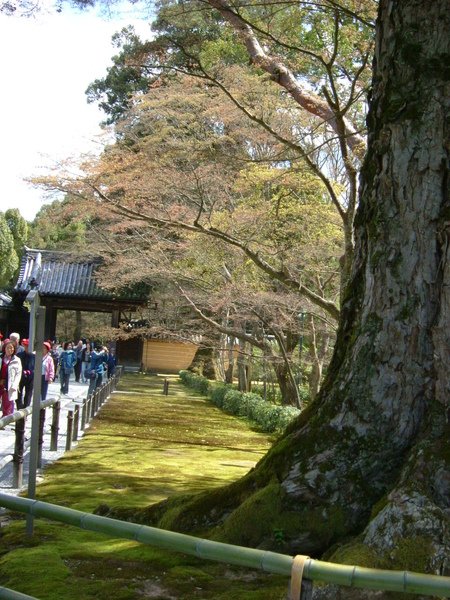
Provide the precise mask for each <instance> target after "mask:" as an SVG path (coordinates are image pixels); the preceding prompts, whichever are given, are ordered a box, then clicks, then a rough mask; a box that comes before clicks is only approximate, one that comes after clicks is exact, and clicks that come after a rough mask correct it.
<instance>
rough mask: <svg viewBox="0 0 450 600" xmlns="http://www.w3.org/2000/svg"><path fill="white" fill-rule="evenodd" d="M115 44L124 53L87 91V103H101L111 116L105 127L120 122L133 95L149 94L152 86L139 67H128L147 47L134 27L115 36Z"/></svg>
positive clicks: (114, 60) (124, 29)
mask: <svg viewBox="0 0 450 600" xmlns="http://www.w3.org/2000/svg"><path fill="white" fill-rule="evenodd" d="M113 43H114V44H115V45H116V46H117V47H118V48H120V50H121V52H120V53H119V54H118V55H116V56H114V57H113V58H112V61H113V65H112V66H111V67H109V68H108V69H107V75H106V77H104V78H103V79H96V80H95V81H93V82H92V83H91V84H90V85H89V87H88V88H87V90H86V95H87V100H88V102H89V103H92V102H98V104H99V106H100V108H101V109H102V110H103V111H104V112H105V113H106V114H107V115H108V117H107V119H106V120H105V123H106V124H112V123H115V122H116V121H117V120H118V119H120V118H121V117H122V116H123V115H124V114H125V113H126V111H127V110H128V108H129V107H130V103H131V99H132V97H133V95H134V94H138V93H143V92H145V91H147V89H148V86H149V79H148V77H146V76H144V75H143V73H142V71H141V69H140V67H135V66H130V64H128V60H129V57H130V56H134V57H137V56H139V55H140V54H141V53H142V50H143V48H144V47H145V44H143V43H142V42H141V40H140V39H139V37H138V36H137V35H136V33H135V31H134V28H133V27H132V26H129V27H126V28H123V29H122V31H121V32H120V33H116V34H115V35H114V36H113Z"/></svg>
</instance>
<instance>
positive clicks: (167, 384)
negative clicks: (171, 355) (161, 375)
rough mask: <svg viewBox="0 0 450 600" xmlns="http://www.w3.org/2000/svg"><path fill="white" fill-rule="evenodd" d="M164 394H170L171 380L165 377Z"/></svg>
mask: <svg viewBox="0 0 450 600" xmlns="http://www.w3.org/2000/svg"><path fill="white" fill-rule="evenodd" d="M163 394H164V396H168V395H169V380H168V379H164V386H163Z"/></svg>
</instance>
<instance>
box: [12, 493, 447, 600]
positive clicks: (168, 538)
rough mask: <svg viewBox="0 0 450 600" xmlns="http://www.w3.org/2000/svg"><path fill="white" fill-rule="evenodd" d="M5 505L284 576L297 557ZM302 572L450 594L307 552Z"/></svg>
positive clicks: (39, 505)
mask: <svg viewBox="0 0 450 600" xmlns="http://www.w3.org/2000/svg"><path fill="white" fill-rule="evenodd" d="M0 506H3V507H5V508H8V509H11V510H14V511H18V512H22V513H26V514H28V515H32V516H33V517H40V518H45V519H52V520H54V521H59V522H62V523H66V524H68V525H72V526H74V527H80V528H81V529H86V530H89V531H96V532H98V533H104V534H107V535H110V536H112V537H118V538H126V539H130V540H135V541H137V542H141V543H143V544H150V545H153V546H157V547H158V548H163V549H165V550H171V551H176V552H183V553H185V554H190V555H193V556H197V557H199V558H202V559H207V560H214V561H218V562H224V563H229V564H233V565H239V566H243V567H249V568H253V569H259V570H263V571H266V572H269V573H275V574H279V575H286V576H290V575H291V573H292V566H293V563H294V557H292V556H287V555H284V554H278V553H276V552H269V551H264V550H256V549H253V548H244V547H241V546H233V545H231V544H224V543H222V542H215V541H212V540H205V539H201V538H196V537H194V536H190V535H186V534H182V533H176V532H174V531H165V530H163V529H157V528H155V527H148V526H146V525H139V524H136V523H129V522H126V521H119V520H115V519H111V518H109V517H102V516H99V515H93V514H90V513H84V512H81V511H78V510H74V509H71V508H67V507H64V506H58V505H54V504H49V503H47V502H40V501H39V500H31V499H28V498H19V497H16V496H9V495H7V494H3V493H0ZM303 577H304V578H305V579H309V580H312V581H321V582H324V583H332V584H336V585H341V586H350V587H356V588H363V589H370V590H383V591H392V592H406V593H410V594H422V595H424V594H425V595H430V596H438V597H440V598H450V577H443V576H439V575H426V574H422V573H412V572H409V571H388V570H382V569H368V568H363V567H358V566H353V565H340V564H334V563H329V562H323V561H320V560H314V559H312V558H308V557H305V561H304V570H303ZM0 598H1V596H0Z"/></svg>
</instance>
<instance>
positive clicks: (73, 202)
mask: <svg viewBox="0 0 450 600" xmlns="http://www.w3.org/2000/svg"><path fill="white" fill-rule="evenodd" d="M77 202H79V201H78V200H77V198H74V197H71V196H67V197H66V198H65V199H64V200H63V201H62V202H61V201H59V200H55V201H54V202H52V204H48V205H45V206H43V207H42V208H41V210H40V211H39V212H38V213H37V215H36V217H35V219H34V221H33V222H32V223H31V226H30V232H29V237H28V245H29V246H30V247H32V248H41V249H45V250H81V249H86V238H87V229H88V222H89V215H88V214H86V212H85V211H84V210H81V209H80V210H77Z"/></svg>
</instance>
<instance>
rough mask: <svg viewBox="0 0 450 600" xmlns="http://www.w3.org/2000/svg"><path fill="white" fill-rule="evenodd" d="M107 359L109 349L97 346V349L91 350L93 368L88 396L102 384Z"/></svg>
mask: <svg viewBox="0 0 450 600" xmlns="http://www.w3.org/2000/svg"><path fill="white" fill-rule="evenodd" d="M107 359H108V352H107V349H106V348H104V347H102V346H96V347H95V350H93V351H92V352H91V370H90V381H89V388H88V396H91V395H92V394H93V393H94V391H95V390H96V389H97V388H98V387H100V386H101V385H102V382H103V374H104V372H105V369H106V361H107Z"/></svg>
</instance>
